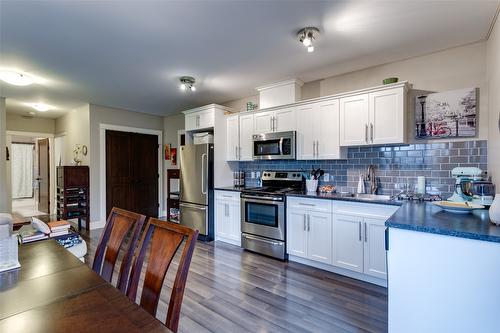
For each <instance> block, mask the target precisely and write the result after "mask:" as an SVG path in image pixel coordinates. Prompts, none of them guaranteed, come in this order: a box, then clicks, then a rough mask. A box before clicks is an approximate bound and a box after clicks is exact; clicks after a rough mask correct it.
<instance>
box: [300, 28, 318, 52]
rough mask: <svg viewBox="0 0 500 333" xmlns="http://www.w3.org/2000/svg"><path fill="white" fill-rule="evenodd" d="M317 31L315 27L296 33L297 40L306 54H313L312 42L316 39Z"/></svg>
mask: <svg viewBox="0 0 500 333" xmlns="http://www.w3.org/2000/svg"><path fill="white" fill-rule="evenodd" d="M318 37H319V29H318V28H316V27H306V28H303V29H300V30H299V32H297V38H298V40H299V42H300V43H302V45H304V46H305V47H307V52H309V53H311V52H314V46H313V41H314V40H316V39H318Z"/></svg>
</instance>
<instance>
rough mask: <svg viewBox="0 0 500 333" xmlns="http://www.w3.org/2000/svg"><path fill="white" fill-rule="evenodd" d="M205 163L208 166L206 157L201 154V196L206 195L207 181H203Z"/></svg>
mask: <svg viewBox="0 0 500 333" xmlns="http://www.w3.org/2000/svg"><path fill="white" fill-rule="evenodd" d="M205 160H206V162H207V164H208V155H207V154H205V153H203V154H201V194H207V189H206V187H207V184H206V182H207V180H206V179H205V173H206V166H205V164H204V162H205Z"/></svg>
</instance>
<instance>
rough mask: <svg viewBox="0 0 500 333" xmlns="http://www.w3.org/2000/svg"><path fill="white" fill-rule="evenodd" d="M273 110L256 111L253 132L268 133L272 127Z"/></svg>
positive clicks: (271, 130)
mask: <svg viewBox="0 0 500 333" xmlns="http://www.w3.org/2000/svg"><path fill="white" fill-rule="evenodd" d="M273 119H274V111H269V112H258V113H256V114H255V115H254V131H253V132H254V133H255V134H260V133H270V132H273V128H274V121H273Z"/></svg>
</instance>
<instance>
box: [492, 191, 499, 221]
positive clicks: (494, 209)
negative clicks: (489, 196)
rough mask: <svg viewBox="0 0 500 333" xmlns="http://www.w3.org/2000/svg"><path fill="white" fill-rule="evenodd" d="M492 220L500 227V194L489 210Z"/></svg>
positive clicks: (496, 196)
mask: <svg viewBox="0 0 500 333" xmlns="http://www.w3.org/2000/svg"><path fill="white" fill-rule="evenodd" d="M489 214H490V220H491V222H493V223H495V224H496V225H500V193H497V194H496V195H495V199H494V200H493V203H492V204H491V206H490V210H489Z"/></svg>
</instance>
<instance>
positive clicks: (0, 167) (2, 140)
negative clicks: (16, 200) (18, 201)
mask: <svg viewBox="0 0 500 333" xmlns="http://www.w3.org/2000/svg"><path fill="white" fill-rule="evenodd" d="M6 118H7V116H6V111H5V98H4V97H0V212H8V213H10V211H11V208H10V200H9V198H8V194H7V193H8V188H7V183H8V178H7V161H6V158H7V157H6V149H5V147H6V146H7V143H6V137H7V134H6V122H7V119H6Z"/></svg>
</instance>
